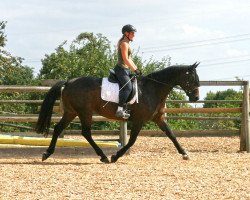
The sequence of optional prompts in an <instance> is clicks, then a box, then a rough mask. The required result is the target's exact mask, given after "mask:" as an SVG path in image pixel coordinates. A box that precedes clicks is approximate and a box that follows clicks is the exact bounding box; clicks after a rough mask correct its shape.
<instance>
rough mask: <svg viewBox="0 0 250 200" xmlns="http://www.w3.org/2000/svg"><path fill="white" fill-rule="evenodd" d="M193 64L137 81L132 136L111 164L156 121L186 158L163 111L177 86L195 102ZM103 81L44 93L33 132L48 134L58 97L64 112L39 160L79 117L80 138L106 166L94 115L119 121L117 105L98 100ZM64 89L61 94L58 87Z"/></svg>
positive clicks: (196, 81)
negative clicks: (95, 137) (95, 133)
mask: <svg viewBox="0 0 250 200" xmlns="http://www.w3.org/2000/svg"><path fill="white" fill-rule="evenodd" d="M198 65H199V63H198V64H197V63H194V64H193V65H178V66H170V67H167V68H165V69H163V70H160V71H157V72H153V73H151V74H149V75H147V76H144V77H142V78H141V79H140V80H139V81H138V89H139V103H135V104H132V105H130V106H129V110H130V118H129V119H128V120H129V121H130V122H131V127H132V128H131V134H130V138H129V141H128V143H127V144H126V145H125V146H124V147H122V148H121V149H120V150H119V151H118V152H117V153H116V154H115V155H112V156H111V162H116V161H117V160H118V159H119V158H120V157H121V156H123V155H124V154H125V152H126V151H127V150H128V149H129V148H130V147H131V146H132V145H133V144H134V143H135V141H136V138H137V136H138V134H139V132H140V130H141V128H142V126H143V124H144V123H145V122H147V121H153V122H155V123H156V124H157V125H158V126H159V128H160V129H161V130H162V131H163V132H164V133H165V134H166V135H167V136H168V137H169V138H170V140H171V141H172V142H173V144H174V145H175V147H176V149H177V151H178V152H179V153H180V154H181V155H182V156H183V159H188V155H187V153H186V151H185V150H184V149H183V148H182V147H181V145H180V144H179V142H178V141H177V139H176V137H175V135H174V133H173V132H172V131H171V130H170V128H169V127H168V125H167V124H166V123H165V121H164V112H163V111H162V109H163V108H164V105H165V101H166V98H167V95H168V94H169V93H170V91H171V90H172V89H173V88H174V87H175V86H177V85H178V86H180V87H181V88H182V89H183V90H184V91H185V93H186V95H187V96H188V97H189V101H191V102H195V101H197V100H198V99H199V86H200V85H199V77H198V75H197V72H196V67H197V66H198ZM101 83H102V78H96V77H80V78H76V79H72V80H69V81H59V82H58V83H56V84H55V85H54V86H53V87H52V88H51V89H50V90H49V92H48V93H47V95H46V97H45V99H44V101H43V104H42V106H41V110H40V114H39V118H38V122H37V124H36V132H37V133H43V134H46V133H48V131H49V127H50V122H51V116H52V110H53V105H54V103H55V101H56V99H57V98H59V97H60V96H61V99H62V102H63V109H64V113H63V116H62V118H61V120H60V122H59V123H57V124H56V125H55V128H54V132H53V136H52V140H51V143H50V145H49V148H48V149H47V151H46V152H44V153H43V155H42V160H43V161H44V160H46V159H47V158H48V157H49V156H50V155H51V154H53V153H54V150H55V146H56V142H57V139H58V137H59V135H60V134H61V132H62V131H63V129H65V128H66V127H67V126H68V125H69V123H70V122H71V121H72V120H73V119H74V118H75V117H76V116H78V117H79V119H80V121H81V125H82V135H83V136H84V137H85V138H86V140H87V141H88V142H89V143H90V145H91V146H92V147H93V148H94V150H95V152H96V154H97V155H99V156H100V157H101V159H100V160H101V161H102V162H104V163H108V162H109V159H108V158H107V156H106V155H105V154H104V153H103V151H102V150H101V149H100V148H99V147H98V145H97V144H96V143H95V141H94V140H93V139H92V136H91V124H92V114H93V112H95V113H98V114H99V115H101V116H104V117H107V118H111V119H118V118H116V117H115V112H116V109H117V104H116V103H112V102H109V103H108V104H107V105H106V106H105V107H103V106H104V105H105V104H106V103H107V102H106V101H104V100H102V99H101ZM62 87H64V89H63V91H62V92H61V88H62Z"/></svg>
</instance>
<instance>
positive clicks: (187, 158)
mask: <svg viewBox="0 0 250 200" xmlns="http://www.w3.org/2000/svg"><path fill="white" fill-rule="evenodd" d="M182 158H183V160H190V158H189V156H188V155H187V154H184V155H182Z"/></svg>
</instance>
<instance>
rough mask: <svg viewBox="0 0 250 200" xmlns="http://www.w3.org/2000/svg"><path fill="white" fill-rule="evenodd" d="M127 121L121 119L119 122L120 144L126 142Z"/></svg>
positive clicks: (123, 144)
mask: <svg viewBox="0 0 250 200" xmlns="http://www.w3.org/2000/svg"><path fill="white" fill-rule="evenodd" d="M127 141H128V140H127V122H126V121H121V122H120V142H121V145H122V146H125V145H126V144H127Z"/></svg>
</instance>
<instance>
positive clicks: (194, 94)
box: [188, 88, 200, 102]
mask: <svg viewBox="0 0 250 200" xmlns="http://www.w3.org/2000/svg"><path fill="white" fill-rule="evenodd" d="M188 97H189V101H190V102H196V101H198V100H199V99H200V95H199V88H195V89H194V90H193V91H192V93H191V94H190V95H189V96H188Z"/></svg>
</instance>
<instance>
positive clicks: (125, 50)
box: [120, 42, 137, 71]
mask: <svg viewBox="0 0 250 200" xmlns="http://www.w3.org/2000/svg"><path fill="white" fill-rule="evenodd" d="M120 48H121V54H122V59H123V62H124V64H125V65H127V66H128V67H129V68H130V69H131V70H132V71H135V70H136V69H137V66H136V65H135V63H134V62H133V60H132V59H131V58H129V57H128V48H129V45H128V43H126V42H122V43H121V44H120Z"/></svg>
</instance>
